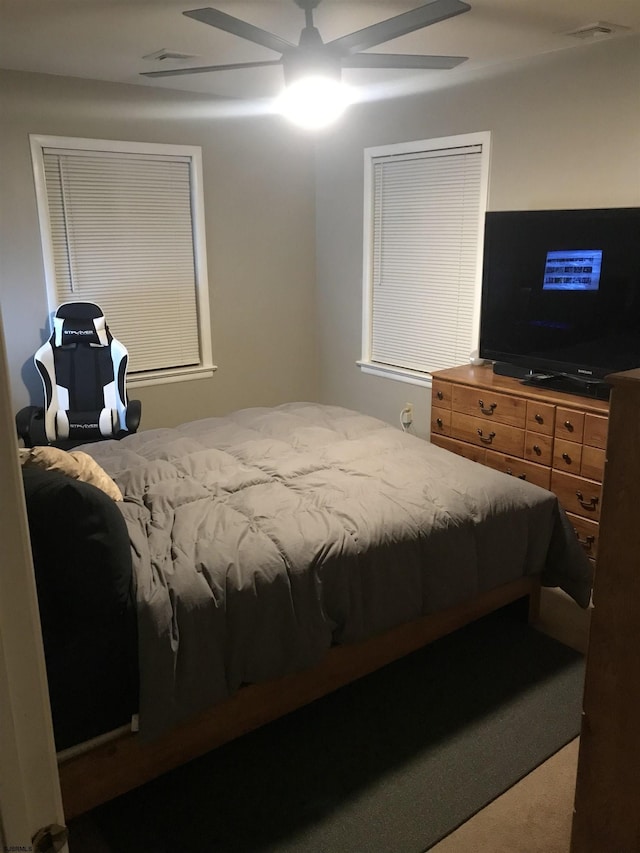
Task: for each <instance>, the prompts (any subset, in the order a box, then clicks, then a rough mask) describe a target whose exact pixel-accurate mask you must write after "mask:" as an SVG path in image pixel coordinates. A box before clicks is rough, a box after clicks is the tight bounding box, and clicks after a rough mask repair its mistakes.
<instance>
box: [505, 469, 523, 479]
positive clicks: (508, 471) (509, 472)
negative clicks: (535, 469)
mask: <svg viewBox="0 0 640 853" xmlns="http://www.w3.org/2000/svg"><path fill="white" fill-rule="evenodd" d="M507 474H511V475H512V476H513V471H512V470H511V468H507ZM518 479H519V480H526V479H527V475H526V474H518Z"/></svg>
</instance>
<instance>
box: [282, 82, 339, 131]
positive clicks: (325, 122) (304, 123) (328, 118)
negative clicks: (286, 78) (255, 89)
mask: <svg viewBox="0 0 640 853" xmlns="http://www.w3.org/2000/svg"><path fill="white" fill-rule="evenodd" d="M351 101H352V97H351V92H350V90H349V88H348V87H347V86H345V85H344V83H342V82H341V80H339V79H338V78H336V77H334V76H323V75H317V74H312V75H309V76H306V77H300V78H299V79H297V80H294V81H293V82H292V83H290V84H289V85H287V87H286V88H285V90H284V92H283V93H282V94H281V95H280V97H279V98H278V103H277V107H278V111H279V112H280V113H281V114H282V115H284V116H285V118H288V119H289V121H292V122H293V123H294V124H297V125H298V126H299V127H304V128H306V129H308V130H319V129H320V128H323V127H328V126H329V125H330V124H332V123H333V122H334V121H336V120H337V119H338V118H340V116H341V115H342V114H343V113H344V111H345V110H346V108H347V107H348V106H349V104H350V103H351Z"/></svg>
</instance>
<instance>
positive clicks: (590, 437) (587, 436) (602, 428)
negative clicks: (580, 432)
mask: <svg viewBox="0 0 640 853" xmlns="http://www.w3.org/2000/svg"><path fill="white" fill-rule="evenodd" d="M608 425H609V419H608V418H605V417H602V415H592V414H590V413H589V412H587V414H586V415H585V416H584V438H583V441H584V443H585V444H588V445H589V446H590V447H599V448H600V449H601V450H606V448H607V427H608Z"/></svg>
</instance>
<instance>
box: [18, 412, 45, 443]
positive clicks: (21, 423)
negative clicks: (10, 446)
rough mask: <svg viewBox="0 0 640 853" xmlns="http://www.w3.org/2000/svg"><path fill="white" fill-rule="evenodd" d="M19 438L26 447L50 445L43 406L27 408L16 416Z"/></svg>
mask: <svg viewBox="0 0 640 853" xmlns="http://www.w3.org/2000/svg"><path fill="white" fill-rule="evenodd" d="M16 429H17V430H18V436H19V437H20V438H21V439H22V440H23V441H24V444H25V447H35V446H36V445H41V444H48V443H49V441H48V439H47V435H46V433H45V428H44V409H43V408H42V406H25V407H24V408H23V409H20V411H19V412H18V413H17V414H16Z"/></svg>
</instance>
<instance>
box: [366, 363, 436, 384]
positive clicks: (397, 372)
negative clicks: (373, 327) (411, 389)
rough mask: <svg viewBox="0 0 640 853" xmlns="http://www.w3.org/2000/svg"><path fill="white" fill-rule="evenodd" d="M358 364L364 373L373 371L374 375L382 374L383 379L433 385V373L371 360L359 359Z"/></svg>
mask: <svg viewBox="0 0 640 853" xmlns="http://www.w3.org/2000/svg"><path fill="white" fill-rule="evenodd" d="M356 364H357V365H358V367H359V368H360V370H361V371H362V372H363V373H371V374H373V375H374V376H381V377H382V378H383V379H395V380H396V381H398V382H406V383H407V384H409V385H422V386H423V387H425V388H430V387H431V374H429V373H419V372H418V371H416V370H408V369H407V368H405V367H392V366H391V365H389V364H375V363H374V362H371V361H357V362H356Z"/></svg>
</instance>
